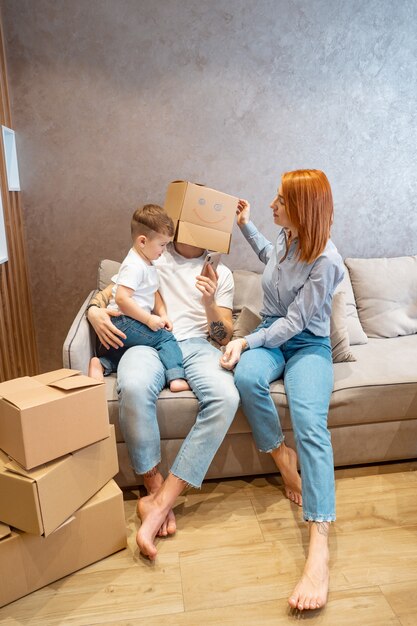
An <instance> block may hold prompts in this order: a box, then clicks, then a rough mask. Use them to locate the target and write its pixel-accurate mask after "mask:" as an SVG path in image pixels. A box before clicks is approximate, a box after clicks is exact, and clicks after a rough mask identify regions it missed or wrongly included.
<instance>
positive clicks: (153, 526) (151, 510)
mask: <svg viewBox="0 0 417 626" xmlns="http://www.w3.org/2000/svg"><path fill="white" fill-rule="evenodd" d="M137 509H138V515H139V517H140V519H141V520H142V524H141V527H140V528H139V530H138V532H137V535H136V543H137V544H138V547H139V550H140V551H141V553H142V554H144V555H145V556H147V557H148V558H149V559H150V560H151V561H153V560H155V558H156V554H157V550H156V546H155V544H154V541H155V537H156V535H157V534H158V531H159V529H160V528H161V526H162V524H163V523H164V520H165V519H166V512H165V511H164V510H163V509H162V510H161V508H160V507H158V506H157V504H156V494H152V495H150V496H145V497H144V498H140V500H139V501H138V505H137Z"/></svg>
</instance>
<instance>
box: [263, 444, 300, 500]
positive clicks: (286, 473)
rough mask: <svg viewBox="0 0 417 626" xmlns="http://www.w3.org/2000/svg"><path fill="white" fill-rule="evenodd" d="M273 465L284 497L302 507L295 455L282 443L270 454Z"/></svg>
mask: <svg viewBox="0 0 417 626" xmlns="http://www.w3.org/2000/svg"><path fill="white" fill-rule="evenodd" d="M271 456H272V458H273V459H274V461H275V465H276V466H277V468H278V469H279V471H280V473H281V476H282V480H283V481H284V492H285V495H286V496H287V498H288V499H289V500H291V502H295V504H298V506H302V504H303V498H302V495H301V478H300V474H299V473H298V471H297V454H296V453H295V452H294V450H293V449H292V448H289V447H288V446H286V445H285V443H284V442H283V443H282V444H281V445H280V446H279V447H278V448H275V450H273V451H272V452H271Z"/></svg>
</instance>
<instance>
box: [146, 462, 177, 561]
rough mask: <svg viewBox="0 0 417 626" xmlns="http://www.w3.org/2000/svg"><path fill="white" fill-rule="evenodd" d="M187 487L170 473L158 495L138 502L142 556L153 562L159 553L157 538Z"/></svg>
mask: <svg viewBox="0 0 417 626" xmlns="http://www.w3.org/2000/svg"><path fill="white" fill-rule="evenodd" d="M185 487H186V483H185V482H184V481H183V480H181V479H180V478H177V477H176V476H174V475H173V474H171V473H169V474H168V476H167V478H166V479H165V480H164V482H163V483H162V485H161V487H160V489H158V491H157V492H156V493H153V494H151V495H150V496H145V498H141V499H140V500H139V502H138V515H139V517H140V519H141V520H142V525H141V527H140V528H139V530H138V532H137V535H136V543H137V544H138V546H139V550H140V551H141V552H142V554H144V555H145V556H147V557H149V558H150V559H151V560H152V561H153V560H154V559H155V558H156V553H157V550H156V546H155V543H154V541H155V537H156V535H157V533H158V531H159V529H160V528H161V526H162V524H163V523H164V521H165V520H166V518H167V517H168V516H169V512H170V511H171V509H172V507H173V505H174V502H175V500H176V499H177V497H178V496H179V495H180V494H181V493H182V492H183V491H184V489H185Z"/></svg>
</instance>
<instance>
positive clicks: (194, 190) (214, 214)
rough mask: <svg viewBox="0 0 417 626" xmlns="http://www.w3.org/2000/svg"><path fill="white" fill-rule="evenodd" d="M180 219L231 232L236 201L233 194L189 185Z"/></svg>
mask: <svg viewBox="0 0 417 626" xmlns="http://www.w3.org/2000/svg"><path fill="white" fill-rule="evenodd" d="M186 197H187V201H186V202H184V206H183V210H182V213H181V218H180V219H181V220H184V221H186V222H189V223H191V224H196V225H197V226H206V227H208V228H214V229H216V230H221V231H223V232H226V233H227V232H231V230H232V227H233V221H234V218H235V214H236V205H237V202H236V200H235V198H234V197H233V196H228V195H227V194H223V193H221V192H219V191H214V190H213V189H210V188H209V187H203V186H202V185H189V186H188V188H187V195H186Z"/></svg>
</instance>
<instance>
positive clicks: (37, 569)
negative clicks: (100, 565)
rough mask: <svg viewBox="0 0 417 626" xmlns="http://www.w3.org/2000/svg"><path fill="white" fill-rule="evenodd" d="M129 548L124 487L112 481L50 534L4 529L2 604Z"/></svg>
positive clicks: (1, 545)
mask: <svg viewBox="0 0 417 626" xmlns="http://www.w3.org/2000/svg"><path fill="white" fill-rule="evenodd" d="M125 547H126V522H125V514H124V506H123V496H122V492H121V491H120V489H119V488H118V486H117V485H116V483H115V482H114V481H113V480H112V481H110V482H109V483H107V485H106V486H105V487H103V489H101V490H100V491H99V492H98V493H97V494H96V495H95V496H94V497H93V498H91V500H89V501H88V502H87V503H86V504H85V505H84V506H83V507H82V508H81V509H79V510H78V511H77V512H76V513H75V515H74V519H72V520H71V521H69V522H68V523H66V524H64V525H62V526H60V527H59V528H58V530H56V531H55V532H54V533H52V535H49V537H39V536H36V535H30V534H28V533H22V532H20V531H14V530H11V529H10V528H9V527H8V526H4V525H3V526H2V527H1V528H0V571H1V572H3V576H2V582H1V585H0V606H4V605H5V604H8V603H9V602H13V600H17V598H21V597H22V596H25V595H26V594H28V593H31V592H32V591H35V590H36V589H40V588H41V587H44V586H45V585H48V584H50V583H52V582H54V581H55V580H58V579H59V578H62V577H63V576H67V575H68V574H71V573H72V572H75V571H77V570H79V569H81V568H82V567H85V566H86V565H90V564H91V563H94V562H95V561H98V560H100V559H102V558H104V557H106V556H109V555H110V554H113V553H114V552H117V551H118V550H122V549H123V548H125Z"/></svg>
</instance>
